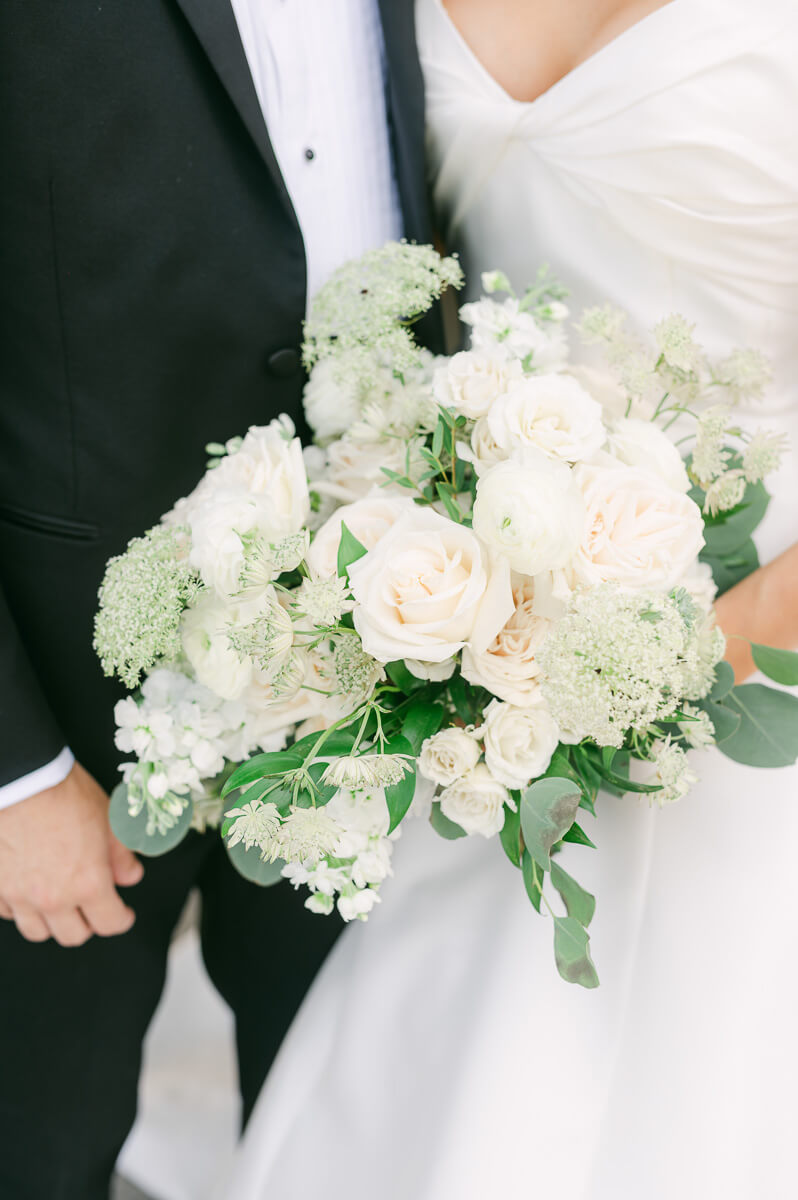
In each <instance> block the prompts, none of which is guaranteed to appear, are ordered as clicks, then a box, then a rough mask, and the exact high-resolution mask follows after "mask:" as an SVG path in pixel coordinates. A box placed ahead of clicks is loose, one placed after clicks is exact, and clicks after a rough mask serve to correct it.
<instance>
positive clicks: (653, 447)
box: [607, 417, 690, 492]
mask: <svg viewBox="0 0 798 1200" xmlns="http://www.w3.org/2000/svg"><path fill="white" fill-rule="evenodd" d="M607 449H608V450H609V452H610V454H611V455H612V456H613V458H616V459H617V460H618V462H621V463H624V464H625V465H626V466H627V467H640V468H641V469H642V470H646V471H652V472H653V473H654V474H655V475H658V476H659V477H660V479H661V480H662V481H663V483H667V485H668V487H671V488H673V489H674V491H676V492H688V491H689V490H690V480H689V479H688V477H687V469H686V468H685V465H684V461H683V459H682V456H681V454H680V453H679V451H678V449H677V448H676V446H675V445H674V443H673V442H672V441H671V439H670V438H669V437H668V435H667V434H666V433H663V432H662V430H661V429H658V428H657V426H656V425H654V424H653V423H652V422H651V421H643V420H641V419H640V418H639V417H625V418H622V419H621V420H620V421H616V422H615V424H614V425H613V426H612V428H611V429H610V435H609V439H608V445H607Z"/></svg>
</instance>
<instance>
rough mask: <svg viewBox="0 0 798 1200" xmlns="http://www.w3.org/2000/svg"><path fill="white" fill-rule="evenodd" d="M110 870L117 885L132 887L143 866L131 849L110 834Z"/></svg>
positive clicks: (137, 879)
mask: <svg viewBox="0 0 798 1200" xmlns="http://www.w3.org/2000/svg"><path fill="white" fill-rule="evenodd" d="M110 852H111V872H112V874H113V877H114V883H115V884H116V885H117V887H133V885H134V884H136V883H138V882H139V881H140V879H141V877H142V875H143V874H144V868H143V867H142V865H141V863H140V862H139V860H138V859H137V858H136V856H135V854H134V853H133V851H132V850H128V848H127V846H123V845H122V843H121V842H120V841H119V839H118V838H115V837H114V835H113V834H111V844H110Z"/></svg>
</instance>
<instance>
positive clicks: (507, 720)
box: [482, 700, 560, 788]
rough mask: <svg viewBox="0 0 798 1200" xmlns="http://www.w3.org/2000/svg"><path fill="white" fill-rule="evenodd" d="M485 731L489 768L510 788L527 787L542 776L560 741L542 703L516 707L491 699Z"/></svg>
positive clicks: (487, 709)
mask: <svg viewBox="0 0 798 1200" xmlns="http://www.w3.org/2000/svg"><path fill="white" fill-rule="evenodd" d="M482 733H483V737H484V739H485V762H486V763H487V765H488V770H489V771H490V773H491V774H492V775H493V777H494V779H498V780H499V782H500V783H503V784H505V785H506V786H507V787H509V788H522V787H526V785H527V784H528V783H529V781H530V780H531V779H537V778H538V776H539V775H542V774H543V772H544V771H545V770H546V768H547V767H548V765H549V763H550V762H551V756H552V754H553V753H554V751H555V750H556V749H557V743H558V742H559V740H560V737H559V732H558V730H557V725H556V723H555V721H554V718H553V717H552V716H551V713H550V712H549V710H548V709H547V708H546V707H545V706H544V705H543V704H533V705H530V706H528V707H526V708H516V707H515V705H513V704H502V703H501V702H500V701H498V700H492V701H491V702H490V704H489V705H488V707H487V708H486V709H485V724H484V726H483V729H482Z"/></svg>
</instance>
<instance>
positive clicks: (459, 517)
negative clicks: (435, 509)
mask: <svg viewBox="0 0 798 1200" xmlns="http://www.w3.org/2000/svg"><path fill="white" fill-rule="evenodd" d="M452 490H453V489H452V487H451V484H445V483H436V484H435V491H436V492H437V493H438V496H439V498H440V500H441V502H442V503H443V507H444V508H445V509H446V512H447V514H448V515H449V517H450V518H451V519H452V520H453V521H454V522H455V524H457V525H461V524H462V522H463V514H462V513H461V512H460V506H459V504H458V503H457V501H456V500H455V499H454V497H453V496H452Z"/></svg>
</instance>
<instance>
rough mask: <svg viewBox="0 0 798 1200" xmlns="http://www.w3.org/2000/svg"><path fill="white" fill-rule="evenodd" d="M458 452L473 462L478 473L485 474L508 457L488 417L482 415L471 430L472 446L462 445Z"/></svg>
mask: <svg viewBox="0 0 798 1200" xmlns="http://www.w3.org/2000/svg"><path fill="white" fill-rule="evenodd" d="M458 452H459V455H460V457H461V458H464V459H466V461H467V462H471V463H473V466H474V470H475V471H476V473H477V475H484V474H485V472H486V471H489V470H490V468H491V467H494V466H495V465H496V463H499V462H503V461H504V459H505V458H506V457H507V455H506V454H505V453H504V451H503V450H502V448H501V446H499V445H498V443H497V442H496V439H495V438H494V436H493V434H492V433H491V431H490V426H489V425H488V419H487V417H480V418H479V420H478V421H477V422H476V424H475V425H474V428H473V429H472V430H471V445H470V447H468V446H461V447H459V450H458Z"/></svg>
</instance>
